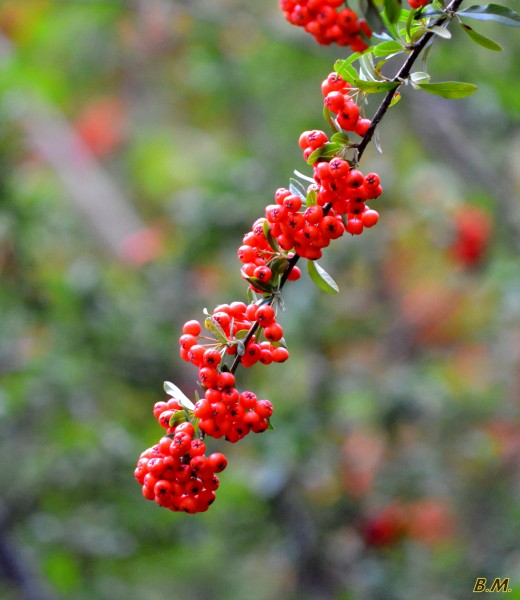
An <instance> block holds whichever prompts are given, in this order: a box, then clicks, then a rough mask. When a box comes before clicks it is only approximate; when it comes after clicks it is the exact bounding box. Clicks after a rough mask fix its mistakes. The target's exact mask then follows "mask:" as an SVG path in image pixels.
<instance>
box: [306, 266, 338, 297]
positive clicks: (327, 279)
mask: <svg viewBox="0 0 520 600" xmlns="http://www.w3.org/2000/svg"><path fill="white" fill-rule="evenodd" d="M307 270H308V272H309V276H310V278H311V279H312V281H313V282H314V283H315V284H316V285H317V286H318V287H319V288H320V289H321V290H323V291H324V292H327V294H337V293H338V292H339V288H338V284H337V283H336V282H335V281H334V279H332V277H331V276H330V275H329V274H328V273H327V271H325V269H324V268H323V267H320V265H319V264H318V263H317V262H316V261H315V260H308V261H307Z"/></svg>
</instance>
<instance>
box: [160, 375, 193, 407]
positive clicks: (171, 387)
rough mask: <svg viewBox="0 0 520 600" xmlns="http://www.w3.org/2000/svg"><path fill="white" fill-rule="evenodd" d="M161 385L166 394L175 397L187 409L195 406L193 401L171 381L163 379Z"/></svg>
mask: <svg viewBox="0 0 520 600" xmlns="http://www.w3.org/2000/svg"><path fill="white" fill-rule="evenodd" d="M163 387H164V391H165V392H166V393H167V394H168V396H171V397H172V398H175V400H177V402H178V403H179V404H180V405H181V406H183V407H184V408H187V409H188V410H193V409H194V408H195V405H194V404H193V402H192V401H191V400H190V399H189V398H188V397H187V396H186V395H185V394H184V392H182V391H181V390H180V389H179V388H178V387H177V386H176V385H175V384H173V383H172V382H171V381H165V382H164V384H163Z"/></svg>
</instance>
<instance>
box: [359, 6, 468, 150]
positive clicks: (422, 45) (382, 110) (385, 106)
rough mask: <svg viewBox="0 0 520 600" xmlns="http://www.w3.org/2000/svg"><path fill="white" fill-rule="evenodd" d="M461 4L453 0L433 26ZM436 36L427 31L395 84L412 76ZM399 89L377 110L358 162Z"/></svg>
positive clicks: (404, 64) (396, 78)
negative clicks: (420, 58) (411, 73)
mask: <svg viewBox="0 0 520 600" xmlns="http://www.w3.org/2000/svg"><path fill="white" fill-rule="evenodd" d="M461 4H462V0H452V1H451V2H450V4H448V6H447V7H446V13H447V14H446V15H445V16H444V17H439V18H438V19H437V20H436V21H435V23H434V24H433V26H435V27H438V26H440V25H443V24H444V23H446V21H448V20H449V19H450V18H451V17H450V16H449V13H451V12H453V11H456V10H457V8H458V7H459V6H460V5H461ZM434 35H435V33H433V32H432V31H427V32H426V33H425V34H424V35H423V36H422V37H421V38H420V39H419V41H418V42H417V43H416V44H415V45H414V47H413V50H412V51H411V52H410V55H409V56H408V58H407V59H406V61H405V62H404V63H403V64H402V66H401V68H400V69H399V71H398V72H397V74H396V75H395V77H394V78H393V79H392V81H393V82H395V83H402V82H403V81H404V80H405V79H406V78H407V77H408V76H409V75H410V71H411V70H412V67H413V65H414V63H415V61H416V60H417V59H418V58H419V56H420V54H421V52H422V51H423V50H424V49H425V48H426V46H427V44H428V42H429V41H430V40H431V39H432V37H433V36H434ZM398 89H399V88H398V87H396V88H394V89H391V90H388V92H387V93H386V96H385V97H384V98H383V101H382V102H381V104H380V105H379V107H378V109H377V110H376V112H375V114H374V116H373V118H372V123H371V125H370V127H369V128H368V131H367V132H366V134H365V136H364V137H363V139H362V140H361V142H360V144H359V146H358V148H357V150H358V152H357V160H358V161H359V160H360V159H361V156H362V155H363V153H364V151H365V149H366V147H367V146H368V144H369V143H370V142H371V141H372V138H373V136H374V133H375V130H376V128H377V126H378V125H379V122H380V121H381V119H382V118H383V117H384V115H385V113H386V111H387V110H388V109H389V107H390V104H391V103H392V100H393V98H394V96H395V94H396V92H397V90H398Z"/></svg>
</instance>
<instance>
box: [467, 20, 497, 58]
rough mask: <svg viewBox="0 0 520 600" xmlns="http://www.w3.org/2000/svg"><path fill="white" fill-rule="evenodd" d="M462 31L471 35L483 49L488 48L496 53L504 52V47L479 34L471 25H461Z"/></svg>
mask: <svg viewBox="0 0 520 600" xmlns="http://www.w3.org/2000/svg"><path fill="white" fill-rule="evenodd" d="M460 25H461V27H462V29H463V30H464V31H465V32H466V33H467V34H468V35H469V37H470V38H471V39H472V40H473V41H474V42H475V44H478V45H479V46H482V47H483V48H487V49H488V50H494V51H495V52H502V46H501V45H500V44H498V43H497V42H495V40H492V39H491V38H488V37H486V36H485V35H482V34H481V33H477V32H476V31H475V30H474V29H473V28H472V27H470V26H469V25H464V23H461V24H460Z"/></svg>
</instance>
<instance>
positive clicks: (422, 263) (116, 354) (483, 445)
mask: <svg viewBox="0 0 520 600" xmlns="http://www.w3.org/2000/svg"><path fill="white" fill-rule="evenodd" d="M476 28H477V30H479V31H481V32H482V33H485V34H487V35H491V36H492V37H495V38H496V39H498V40H500V41H501V43H502V45H503V46H504V52H503V53H502V54H498V53H495V52H490V51H487V50H485V49H483V48H480V47H478V46H475V45H473V44H472V42H471V40H469V38H468V37H467V36H466V35H465V34H464V33H463V32H462V31H460V30H459V31H455V32H454V39H453V40H452V41H450V42H448V41H446V40H439V42H438V43H437V44H436V45H435V48H434V49H433V51H432V52H431V53H430V57H429V68H430V72H431V73H432V75H433V78H434V80H437V81H442V80H463V81H471V82H473V83H476V84H477V85H478V86H479V90H478V92H477V93H476V94H475V95H474V96H471V97H469V98H467V99H464V100H460V101H447V100H443V99H441V98H435V97H430V96H428V95H427V94H424V93H423V92H413V90H410V89H406V90H404V93H403V99H402V100H401V102H400V103H398V104H397V105H396V106H395V108H392V110H391V112H390V113H389V114H388V115H387V117H386V118H385V120H384V122H383V124H382V126H381V131H380V143H381V147H382V150H383V153H382V154H380V153H379V152H378V151H377V150H376V148H375V147H374V146H373V145H372V147H370V149H369V150H368V151H367V152H366V153H365V156H364V157H363V165H362V166H363V170H364V171H366V172H368V171H374V170H375V171H378V172H379V173H380V175H381V177H382V180H383V186H384V189H385V192H384V195H383V196H382V197H381V198H380V199H378V200H377V201H376V202H377V206H375V203H376V202H374V206H373V207H374V208H377V209H378V210H379V212H380V214H381V219H380V222H379V224H378V225H377V227H375V228H373V229H371V230H369V231H366V232H365V233H364V235H363V236H361V237H355V238H354V237H350V236H348V239H347V236H345V237H343V238H342V239H341V240H339V241H338V242H336V243H335V244H334V245H333V247H330V248H329V250H328V251H327V253H326V255H325V257H324V259H323V260H322V261H321V262H322V264H323V266H324V267H326V268H327V270H328V271H329V272H330V273H331V274H332V275H333V276H334V278H335V279H336V281H337V282H338V284H339V286H340V290H341V291H340V294H339V295H337V296H328V295H326V294H323V293H322V292H320V291H319V290H317V288H315V287H314V286H313V285H312V283H311V282H310V281H309V279H308V277H307V276H306V275H304V276H303V277H302V279H301V280H300V281H299V282H297V283H295V284H291V286H289V287H288V288H287V290H286V292H284V295H285V306H286V311H285V312H284V313H283V314H281V315H280V322H281V323H282V325H283V326H284V329H285V333H286V339H287V341H288V345H289V349H290V352H291V358H290V360H289V361H288V362H287V363H285V364H283V365H271V366H270V367H264V366H262V365H260V366H257V367H255V368H253V369H250V370H248V371H247V372H246V371H243V370H242V371H241V372H240V377H239V380H240V387H241V388H242V389H243V388H245V389H253V390H254V391H255V392H256V393H257V394H258V395H259V396H261V397H265V398H269V399H270V400H271V401H272V402H273V404H274V405H275V410H276V412H275V416H274V418H273V424H274V426H275V431H269V432H266V433H264V434H262V435H257V436H255V435H250V436H248V437H247V438H246V439H245V440H243V441H242V442H241V443H240V444H238V445H236V446H231V445H230V444H226V443H225V442H221V443H218V442H215V445H214V449H215V450H219V451H223V452H225V453H226V454H227V456H228V459H229V466H228V468H227V470H226V471H225V472H224V473H223V474H222V476H221V487H220V489H219V491H218V495H217V501H216V503H215V504H214V505H213V506H212V507H211V509H210V510H209V511H208V512H207V513H204V514H201V515H197V516H191V515H184V514H174V513H171V512H169V511H167V510H164V509H160V508H159V507H157V506H156V505H155V504H154V503H150V502H147V501H146V500H145V499H144V498H143V497H142V496H141V492H140V489H139V486H138V485H137V484H136V482H135V481H134V479H133V469H134V465H135V462H136V460H137V457H138V455H139V453H140V452H141V451H142V450H144V449H145V448H147V447H148V446H150V445H152V444H153V443H155V441H156V440H157V439H158V438H159V437H160V436H161V430H160V428H159V426H158V425H157V423H156V422H155V420H154V419H153V416H152V414H151V409H152V407H153V404H154V402H156V401H158V400H162V399H163V398H164V396H163V392H162V382H163V381H164V380H171V381H173V382H175V383H176V384H177V385H178V386H180V387H181V388H182V389H183V390H185V391H186V392H187V393H191V392H193V391H194V389H195V380H196V372H195V370H194V368H192V367H191V366H190V365H187V364H186V363H183V362H182V361H181V360H180V358H179V356H178V344H177V339H178V336H179V334H180V329H181V326H182V323H183V322H184V321H185V320H188V319H192V318H200V317H201V316H202V310H203V308H204V307H207V308H209V309H211V308H213V307H214V306H215V305H216V304H218V303H221V302H230V301H233V300H243V299H244V298H245V289H246V288H245V285H244V282H243V281H241V279H240V275H239V266H240V265H239V263H238V260H237V259H236V248H237V247H238V245H239V244H240V242H241V239H242V235H243V234H244V233H245V232H246V231H248V230H249V228H250V225H251V223H252V222H253V221H254V220H255V219H256V218H257V217H259V216H261V215H262V214H263V207H264V206H265V205H266V204H269V203H271V202H272V194H273V192H274V190H275V189H276V188H277V187H280V186H286V185H287V184H288V179H289V177H290V176H291V175H292V172H293V170H294V169H295V168H296V169H299V170H300V171H304V172H305V173H307V174H310V171H309V168H308V167H306V165H305V164H304V162H303V160H302V158H301V152H300V150H299V148H298V146H297V139H298V136H299V134H300V132H301V131H303V130H305V129H314V128H324V123H323V121H322V117H321V105H322V104H321V103H322V97H321V93H320V83H321V81H322V79H324V77H325V76H326V75H327V74H328V73H329V72H330V71H331V70H332V65H333V63H334V60H335V59H336V58H338V57H341V56H342V53H341V51H338V50H337V49H334V48H323V47H317V46H315V45H314V43H313V42H312V40H311V39H310V38H309V37H307V36H306V35H305V34H304V33H303V32H302V31H301V30H298V29H296V28H292V27H291V26H289V25H288V24H287V23H286V22H285V21H284V20H283V17H282V15H281V12H280V11H279V9H278V7H277V3H276V0H272V1H269V2H256V3H252V2H240V1H239V0H213V1H211V2H210V1H209V0H194V1H193V2H192V1H191V0H190V1H184V2H180V1H174V0H134V1H131V0H128V1H123V0H121V1H119V0H90V1H88V0H76V1H72V0H22V1H20V0H0V32H1V37H0V276H1V280H0V376H1V389H0V457H1V458H0V465H1V466H0V490H1V492H0V596H1V597H2V599H4V600H22V599H23V600H26V599H27V600H61V599H66V600H70V599H73V600H123V599H124V600H142V599H143V598H146V599H147V600H163V599H165V598H174V599H177V598H186V599H188V600H199V599H200V600H242V599H244V598H247V599H248V600H274V599H284V600H322V599H323V600H328V599H334V600H412V599H416V598H428V599H431V600H464V599H467V598H469V597H471V596H472V589H473V585H474V583H475V579H476V578H477V577H487V578H490V579H493V578H495V577H500V578H505V577H509V578H511V581H510V585H509V587H510V588H511V589H512V590H513V591H512V592H511V593H510V594H509V598H510V599H513V598H520V546H519V543H518V540H519V538H520V473H519V458H520V414H519V411H520V260H519V258H518V252H519V250H520V209H519V201H518V192H519V189H520V170H519V168H518V164H519V163H520V128H519V117H520V102H519V100H518V97H519V92H520V83H519V82H520V62H519V61H518V60H517V57H518V56H519V55H520V36H519V35H518V32H517V31H516V30H514V29H509V28H505V27H500V26H495V25H493V24H488V23H481V24H480V25H477V26H476ZM418 68H419V69H420V68H421V67H420V66H419V67H418ZM372 107H373V104H371V105H369V107H368V109H367V111H368V114H370V110H371V108H372Z"/></svg>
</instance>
